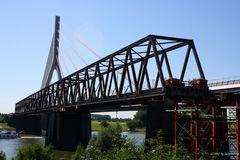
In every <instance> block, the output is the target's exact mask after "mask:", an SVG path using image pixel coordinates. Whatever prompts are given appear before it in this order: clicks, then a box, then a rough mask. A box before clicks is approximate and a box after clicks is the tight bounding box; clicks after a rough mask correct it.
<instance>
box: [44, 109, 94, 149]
mask: <svg viewBox="0 0 240 160" xmlns="http://www.w3.org/2000/svg"><path fill="white" fill-rule="evenodd" d="M90 137H91V114H90V112H89V110H81V111H78V110H67V111H64V112H53V113H49V114H48V120H47V131H46V138H45V145H49V144H51V145H53V147H54V148H55V149H60V150H76V148H77V146H78V145H79V144H80V145H82V146H84V147H86V146H87V144H88V141H89V140H90Z"/></svg>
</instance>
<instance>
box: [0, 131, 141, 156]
mask: <svg viewBox="0 0 240 160" xmlns="http://www.w3.org/2000/svg"><path fill="white" fill-rule="evenodd" d="M92 134H93V135H94V134H97V132H93V133H92ZM122 134H123V135H125V136H126V137H127V138H134V139H135V140H136V145H142V144H143V142H144V139H145V134H144V133H143V132H122ZM44 141H45V139H44V137H28V136H23V137H21V138H16V139H0V150H2V151H4V152H5V154H6V156H7V160H10V159H11V158H12V157H14V156H15V155H16V153H17V150H18V149H19V148H20V147H21V146H24V145H31V144H42V145H44ZM73 153H74V152H65V151H54V155H55V157H56V159H58V160H70V159H71V156H72V155H73Z"/></svg>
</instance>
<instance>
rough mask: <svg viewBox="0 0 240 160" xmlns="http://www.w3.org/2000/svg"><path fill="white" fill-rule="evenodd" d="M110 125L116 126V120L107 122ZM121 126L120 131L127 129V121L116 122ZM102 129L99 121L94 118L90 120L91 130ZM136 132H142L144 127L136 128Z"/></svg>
mask: <svg viewBox="0 0 240 160" xmlns="http://www.w3.org/2000/svg"><path fill="white" fill-rule="evenodd" d="M108 123H109V124H110V125H111V126H116V125H117V122H108ZM118 123H119V124H120V126H121V128H122V131H129V129H128V127H127V123H126V122H118ZM101 129H102V127H101V122H100V121H96V120H92V131H100V130H101ZM136 131H137V132H144V131H145V128H138V129H136Z"/></svg>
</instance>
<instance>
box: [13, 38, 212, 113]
mask: <svg viewBox="0 0 240 160" xmlns="http://www.w3.org/2000/svg"><path fill="white" fill-rule="evenodd" d="M181 48H185V49H186V51H184V55H185V56H184V57H183V58H184V63H183V64H182V70H181V73H180V76H179V77H176V76H174V75H173V73H172V70H171V65H170V63H169V60H168V54H169V53H171V54H175V53H172V52H173V51H176V50H178V49H181ZM190 55H192V56H193V57H194V60H195V63H196V66H197V72H198V73H199V77H197V78H200V80H201V81H200V85H201V82H202V81H203V82H206V80H205V77H204V73H203V70H202V67H201V64H200V61H199V58H198V54H197V51H196V48H195V45H194V43H193V40H189V39H182V38H173V37H164V36H156V35H149V36H146V37H145V38H142V39H140V40H138V41H136V42H135V43H132V44H131V45H129V46H127V47H125V48H122V49H120V50H119V51H117V52H115V53H113V54H111V55H109V56H107V57H105V58H102V59H101V60H99V61H97V62H95V63H93V64H91V65H88V66H86V67H84V68H82V69H80V70H79V71H77V72H75V73H73V74H71V75H69V76H67V77H65V78H63V79H61V80H59V81H57V82H55V83H53V84H51V85H49V86H47V87H46V88H43V89H41V90H40V91H38V92H36V93H34V94H32V95H30V96H28V97H26V98H25V99H23V100H21V101H20V102H18V103H17V104H16V113H23V112H25V113H28V112H41V111H45V110H49V109H54V108H55V109H58V108H62V107H71V106H90V105H91V106H94V105H96V104H100V103H101V104H104V103H106V104H107V103H110V104H112V103H114V105H117V104H121V102H122V103H123V104H131V103H133V104H135V103H137V101H139V99H144V98H146V97H150V98H151V97H156V96H158V97H159V96H160V95H161V96H162V95H168V96H180V97H181V96H199V95H201V96H203V95H204V94H206V92H208V89H207V87H206V85H204V87H194V86H196V85H195V82H194V83H186V82H185V81H184V76H185V72H186V68H187V64H188V60H189V56H190ZM164 66H165V68H166V69H165V70H164ZM164 71H165V72H164ZM194 78H196V77H194ZM197 84H198V83H197ZM204 84H205V83H204ZM191 91H192V92H191ZM102 106H103V105H102Z"/></svg>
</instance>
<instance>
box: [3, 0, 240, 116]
mask: <svg viewBox="0 0 240 160" xmlns="http://www.w3.org/2000/svg"><path fill="white" fill-rule="evenodd" d="M55 15H59V16H61V21H62V23H63V24H64V25H66V26H67V27H68V28H70V29H71V30H72V31H74V32H75V33H77V34H78V35H79V36H81V37H82V39H84V41H85V42H86V43H87V44H89V45H90V46H91V47H92V48H93V49H94V50H95V51H96V52H97V53H99V54H100V55H101V56H102V57H104V56H106V55H108V54H110V53H112V52H114V51H116V50H118V49H120V48H122V47H124V46H126V45H127V44H129V43H131V42H134V41H136V40H138V39H140V38H142V37H144V36H146V35H148V34H157V35H165V36H175V37H184V38H189V39H193V40H194V42H195V45H196V47H197V50H198V54H199V57H200V60H201V63H202V66H203V69H204V72H205V76H206V78H207V79H209V80H211V79H218V78H224V77H233V76H240V73H239V71H238V68H239V67H240V64H239V59H240V1H237V0H230V1H229V0H228V1H227V0H221V1H219V0H211V1H207V0H201V1H200V0H195V1H193V0H182V1H179V0H169V1H162V0H148V1H147V0H145V1H144V0H138V1H129V0H121V1H110V0H101V1H100V0H96V1H81V0H68V1H66V0H65V1H64V0H62V1H57V0H52V1H47V0H41V1H30V0H28V1H27V0H22V1H13V0H9V1H2V2H1V4H0V55H1V61H0V76H1V83H0V91H1V92H0V112H3V113H9V112H13V111H14V105H15V103H16V102H17V101H19V100H21V99H23V98H24V97H26V96H28V95H30V94H31V93H33V92H35V91H37V90H39V88H40V85H41V81H42V77H43V72H44V68H45V64H46V60H47V56H48V51H49V46H50V42H51V37H52V34H53V29H54V16H55ZM80 52H81V53H82V54H83V55H84V56H85V57H88V55H89V54H84V53H85V50H84V49H83V50H82V51H81V50H80ZM89 59H91V58H89ZM92 61H93V60H92ZM120 116H122V117H125V116H129V113H124V114H122V115H121V114H120Z"/></svg>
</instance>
